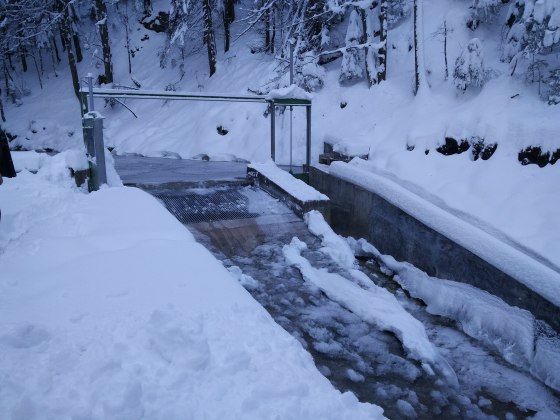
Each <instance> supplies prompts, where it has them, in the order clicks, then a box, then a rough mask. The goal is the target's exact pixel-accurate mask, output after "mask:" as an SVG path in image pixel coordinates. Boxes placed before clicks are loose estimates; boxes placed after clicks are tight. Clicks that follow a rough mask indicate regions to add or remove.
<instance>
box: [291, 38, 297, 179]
mask: <svg viewBox="0 0 560 420" xmlns="http://www.w3.org/2000/svg"><path fill="white" fill-rule="evenodd" d="M289 42H290V86H291V85H293V84H294V48H295V45H296V40H295V39H294V38H290V41H289ZM293 111H294V107H293V106H291V105H290V173H292V154H293V152H292V151H293Z"/></svg>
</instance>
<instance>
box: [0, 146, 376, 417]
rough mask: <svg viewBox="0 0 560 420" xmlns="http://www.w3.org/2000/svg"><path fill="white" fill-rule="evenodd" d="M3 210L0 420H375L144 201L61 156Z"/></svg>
mask: <svg viewBox="0 0 560 420" xmlns="http://www.w3.org/2000/svg"><path fill="white" fill-rule="evenodd" d="M0 203H1V206H2V220H1V222H0V266H1V267H2V275H1V277H0V320H1V321H0V352H1V353H2V358H1V359H0V372H2V374H1V375H0V417H1V418H13V419H43V418H44V419H47V418H127V419H128V418H150V419H159V418H161V419H178V418H207V419H213V418H216V419H219V418H220V419H221V418H254V419H263V418H287V419H299V418H332V419H341V418H346V419H358V418H363V419H366V418H367V419H371V418H381V413H382V411H381V410H380V409H379V408H377V407H375V406H373V405H369V404H362V403H359V402H358V400H357V399H356V397H355V396H354V395H353V394H351V393H343V394H341V393H340V392H338V391H336V390H335V389H334V388H333V387H332V385H331V384H330V383H329V382H328V380H327V379H326V378H324V377H323V376H322V375H321V374H320V373H319V371H318V370H317V369H316V368H315V366H314V365H313V361H312V359H311V357H310V355H309V354H308V353H306V352H305V351H304V350H303V349H302V347H301V345H300V344H299V342H298V341H296V340H295V339H294V338H292V337H291V336H289V334H288V333H287V332H285V331H284V330H282V329H281V328H280V327H278V326H277V325H276V324H275V323H274V322H273V320H272V319H271V317H270V316H269V315H268V313H267V312H266V311H265V310H264V309H263V308H262V307H261V306H260V305H259V304H257V303H256V302H255V301H254V300H253V299H252V298H251V297H250V295H249V294H248V293H247V292H246V291H245V290H244V289H243V287H242V286H241V285H240V284H239V283H238V282H237V281H236V280H235V279H234V278H232V276H231V274H230V273H229V272H228V271H227V270H226V269H225V268H224V267H223V266H222V265H221V263H219V262H218V261H217V260H216V259H215V258H214V257H212V256H211V254H210V253H209V252H208V251H207V250H206V249H205V248H204V247H202V246H201V245H200V244H198V243H196V242H195V240H194V238H193V237H192V235H191V234H190V233H189V232H188V231H187V230H186V229H185V228H184V227H183V226H182V225H181V224H180V223H179V222H177V221H176V220H175V219H174V218H173V216H171V215H170V214H169V213H168V212H167V211H166V210H165V209H164V208H163V207H162V206H161V205H160V204H159V203H158V202H157V201H156V200H155V199H154V198H152V197H151V196H149V195H148V194H146V193H144V192H142V191H140V190H138V189H134V188H125V187H114V188H110V187H104V188H102V189H101V190H99V191H97V192H94V193H91V194H87V193H86V192H84V191H83V190H82V189H79V188H77V187H76V186H75V185H74V182H73V180H72V179H71V178H70V177H69V174H68V171H67V168H66V160H65V154H61V155H59V156H58V157H52V158H50V159H45V161H44V162H43V165H42V166H41V167H40V168H39V170H38V173H37V174H32V173H30V172H29V171H27V170H22V171H21V172H20V173H19V174H18V176H17V177H16V178H11V179H5V181H4V184H3V185H2V187H1V188H0Z"/></svg>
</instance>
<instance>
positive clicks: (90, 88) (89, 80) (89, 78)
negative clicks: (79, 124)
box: [86, 73, 95, 112]
mask: <svg viewBox="0 0 560 420" xmlns="http://www.w3.org/2000/svg"><path fill="white" fill-rule="evenodd" d="M86 79H87V83H88V108H89V109H88V112H89V111H95V108H94V105H93V75H92V74H91V73H88V74H87V76H86Z"/></svg>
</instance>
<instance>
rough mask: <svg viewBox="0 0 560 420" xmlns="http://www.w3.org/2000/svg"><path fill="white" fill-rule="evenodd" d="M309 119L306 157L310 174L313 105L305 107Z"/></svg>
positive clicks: (307, 169) (306, 170)
mask: <svg viewBox="0 0 560 420" xmlns="http://www.w3.org/2000/svg"><path fill="white" fill-rule="evenodd" d="M305 111H306V117H307V144H306V155H305V165H306V169H305V172H307V173H309V172H310V169H311V104H310V105H307V106H306V107H305Z"/></svg>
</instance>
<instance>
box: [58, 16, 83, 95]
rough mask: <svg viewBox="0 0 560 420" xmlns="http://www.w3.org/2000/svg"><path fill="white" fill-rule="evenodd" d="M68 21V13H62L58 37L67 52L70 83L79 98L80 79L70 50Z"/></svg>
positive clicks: (72, 52)
mask: <svg viewBox="0 0 560 420" xmlns="http://www.w3.org/2000/svg"><path fill="white" fill-rule="evenodd" d="M68 27H69V23H68V13H67V12H66V13H64V18H63V19H61V21H60V39H62V45H63V47H64V48H65V49H66V52H67V54H68V66H69V67H70V74H71V76H72V85H73V86H74V93H75V94H76V97H77V98H78V99H80V79H79V77H78V68H77V67H76V59H75V58H74V51H72V43H71V40H70V33H69V29H68Z"/></svg>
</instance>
